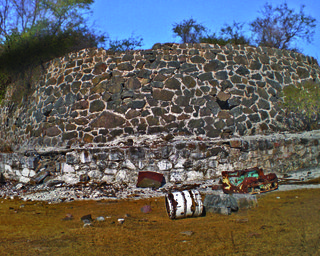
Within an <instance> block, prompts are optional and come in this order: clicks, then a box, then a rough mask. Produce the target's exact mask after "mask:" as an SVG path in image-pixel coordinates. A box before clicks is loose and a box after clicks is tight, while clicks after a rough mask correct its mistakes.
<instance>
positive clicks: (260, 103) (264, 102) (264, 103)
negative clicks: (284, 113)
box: [258, 99, 270, 110]
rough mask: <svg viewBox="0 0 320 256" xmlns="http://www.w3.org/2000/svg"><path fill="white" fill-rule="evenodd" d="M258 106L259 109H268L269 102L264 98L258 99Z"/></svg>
mask: <svg viewBox="0 0 320 256" xmlns="http://www.w3.org/2000/svg"><path fill="white" fill-rule="evenodd" d="M258 107H259V108H261V109H267V110H269V109H270V103H269V101H267V100H265V99H260V100H259V101H258Z"/></svg>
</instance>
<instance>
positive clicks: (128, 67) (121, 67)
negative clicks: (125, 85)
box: [117, 62, 134, 71]
mask: <svg viewBox="0 0 320 256" xmlns="http://www.w3.org/2000/svg"><path fill="white" fill-rule="evenodd" d="M117 68H118V70H122V71H131V70H133V69H134V67H133V66H132V65H131V64H130V63H129V62H124V63H120V64H119V65H118V66H117Z"/></svg>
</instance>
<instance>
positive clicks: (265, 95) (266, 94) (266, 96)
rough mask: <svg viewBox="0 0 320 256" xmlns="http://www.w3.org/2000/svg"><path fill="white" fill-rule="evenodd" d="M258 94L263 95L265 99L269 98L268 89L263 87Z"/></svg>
mask: <svg viewBox="0 0 320 256" xmlns="http://www.w3.org/2000/svg"><path fill="white" fill-rule="evenodd" d="M258 95H259V96H260V97H262V98H263V99H265V100H268V99H269V94H268V93H267V92H266V90H265V89H263V88H258Z"/></svg>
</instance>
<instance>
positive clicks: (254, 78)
mask: <svg viewBox="0 0 320 256" xmlns="http://www.w3.org/2000/svg"><path fill="white" fill-rule="evenodd" d="M251 78H252V79H253V80H262V76H261V75H260V74H259V73H257V74H254V75H252V76H251Z"/></svg>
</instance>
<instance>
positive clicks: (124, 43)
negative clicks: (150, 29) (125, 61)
mask: <svg viewBox="0 0 320 256" xmlns="http://www.w3.org/2000/svg"><path fill="white" fill-rule="evenodd" d="M142 41H143V39H142V38H139V37H135V36H133V35H132V36H131V37H129V38H128V39H122V40H109V49H108V50H110V51H113V52H125V51H130V50H134V49H136V48H137V47H141V46H142Z"/></svg>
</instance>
